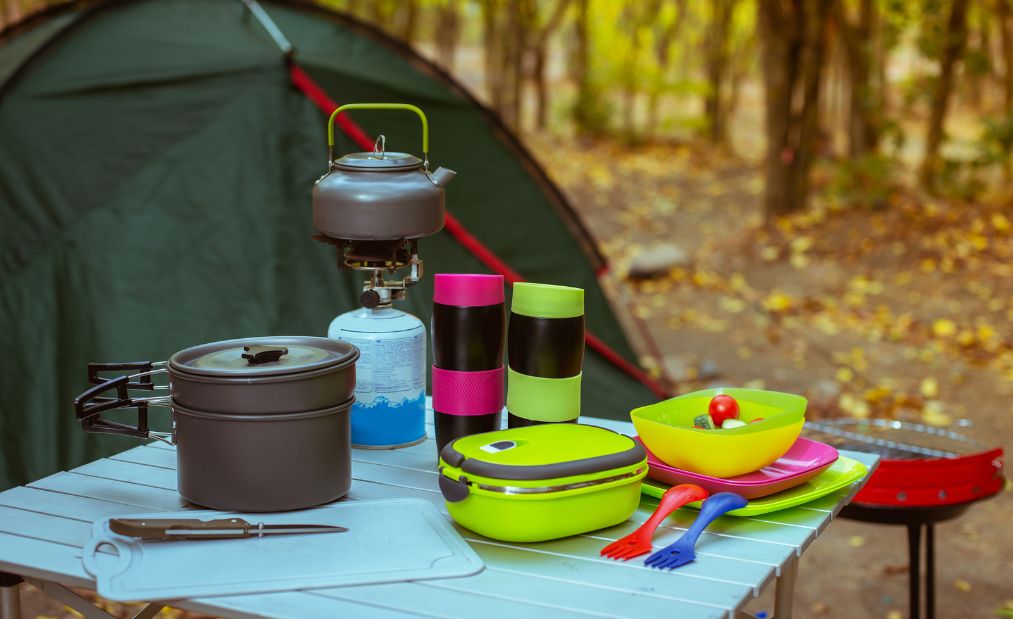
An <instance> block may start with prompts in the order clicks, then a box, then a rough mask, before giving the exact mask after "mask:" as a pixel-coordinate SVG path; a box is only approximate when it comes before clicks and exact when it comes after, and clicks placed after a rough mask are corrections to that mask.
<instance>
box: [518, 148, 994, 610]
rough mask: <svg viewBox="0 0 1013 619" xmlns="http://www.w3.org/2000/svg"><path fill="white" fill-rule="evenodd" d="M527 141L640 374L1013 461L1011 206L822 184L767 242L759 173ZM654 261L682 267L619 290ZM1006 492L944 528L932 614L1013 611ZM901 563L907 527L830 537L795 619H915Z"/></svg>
mask: <svg viewBox="0 0 1013 619" xmlns="http://www.w3.org/2000/svg"><path fill="white" fill-rule="evenodd" d="M527 141H528V143H529V145H531V146H532V148H533V149H534V150H535V152H536V154H538V156H539V159H540V160H541V161H542V162H543V164H544V165H545V166H546V167H547V169H548V170H549V172H550V175H551V176H553V178H554V179H555V180H556V181H557V182H559V183H560V184H561V185H562V186H563V188H564V189H565V191H566V192H567V193H568V195H569V197H570V198H571V200H572V201H573V203H574V204H575V205H576V207H577V209H578V211H579V212H580V213H581V215H582V216H583V217H584V219H585V221H586V222H587V223H588V225H589V227H590V229H591V231H592V233H593V235H594V236H595V237H596V238H597V239H598V241H599V243H600V244H601V246H602V248H603V249H604V251H605V253H606V255H607V256H608V257H609V258H610V260H611V262H612V271H611V275H610V276H609V288H610V293H611V296H612V298H613V300H614V302H615V303H616V304H617V305H616V309H617V311H618V312H619V314H620V315H622V314H624V313H633V314H634V315H635V316H636V320H627V325H626V326H627V328H628V330H629V332H630V333H631V337H632V338H633V339H634V340H640V346H639V348H640V350H641V351H642V352H643V353H644V358H643V359H642V363H643V364H644V365H645V366H647V367H653V368H655V371H656V373H657V374H658V375H660V376H661V377H662V378H665V379H667V381H668V382H669V383H670V384H671V385H672V386H673V387H675V389H676V390H677V391H679V392H686V391H691V390H694V389H698V388H702V387H705V386H708V385H712V384H715V385H716V384H722V385H750V386H756V387H765V388H770V389H777V390H784V391H790V392H796V393H802V394H806V395H807V396H808V397H809V398H810V412H809V415H810V416H811V417H817V416H822V417H834V416H843V415H852V416H859V417H865V416H889V417H893V418H897V419H905V420H912V421H919V422H924V423H929V424H932V425H936V426H940V427H949V428H951V429H955V430H959V431H961V432H964V433H966V434H970V435H971V436H973V437H975V438H977V439H978V440H980V441H982V442H984V443H986V444H988V445H990V446H994V445H996V444H1001V445H1002V446H1003V447H1005V449H1006V450H1007V452H1008V451H1009V450H1010V449H1011V448H1013V417H1011V415H1010V411H1009V407H1008V403H1009V402H1010V397H1011V396H1013V222H1011V217H1013V196H991V197H989V198H988V199H986V200H983V201H982V202H980V203H975V204H961V203H946V202H941V201H933V200H927V199H923V198H921V197H920V196H917V195H911V194H907V193H904V192H897V193H896V194H894V195H893V196H892V197H891V203H890V204H889V205H888V207H887V208H885V209H882V210H868V209H860V208H850V209H847V208H835V207H834V205H833V204H832V203H831V202H830V201H828V200H826V199H824V198H823V197H822V196H823V192H822V184H824V181H825V180H826V179H824V180H823V181H819V182H818V196H820V197H818V198H817V200H816V204H815V208H814V209H813V210H812V211H810V212H809V213H806V214H802V215H799V216H796V217H793V218H790V219H786V220H782V221H779V222H776V223H775V224H773V225H765V224H764V223H763V221H762V218H761V211H760V197H761V193H762V189H763V183H762V178H761V176H760V173H759V171H758V170H757V167H758V166H756V165H755V164H750V163H748V162H744V161H742V160H740V159H737V158H735V157H733V156H730V155H727V154H724V153H722V152H720V151H716V150H708V149H707V148H705V147H701V146H699V145H695V144H694V145H680V144H674V145H646V146H624V145H621V144H618V143H615V142H584V143H569V144H568V143H566V142H560V141H559V140H555V139H546V138H541V137H539V136H528V138H527ZM650 255H654V256H656V257H658V259H659V261H664V259H667V260H668V261H670V262H673V263H674V266H673V268H671V269H668V270H666V271H664V272H663V273H661V274H660V275H659V276H657V277H655V278H652V279H644V280H639V281H631V280H630V279H629V278H627V277H625V275H626V273H627V272H628V270H629V269H630V266H631V264H636V263H637V261H638V256H640V257H641V258H639V260H641V261H642V260H643V256H650ZM644 332H646V333H647V334H648V337H644V336H643V333H644ZM650 341H653V343H651V342H650ZM1010 495H1011V493H1010V491H1009V489H1008V488H1007V490H1006V491H1005V492H1003V493H1002V495H1000V496H999V497H998V498H996V499H993V500H990V501H986V502H984V503H982V504H980V505H978V506H975V507H974V508H972V509H971V510H970V512H968V513H967V514H966V515H965V516H964V517H962V518H960V519H958V520H956V521H952V522H950V523H946V524H943V525H939V526H938V527H937V538H936V539H937V599H938V604H937V610H938V616H940V617H997V616H1010V613H1013V587H1011V585H1010V574H1011V573H1013V569H1011V568H1013V559H1011V557H1013V533H1011V532H1010V529H1009V528H1008V526H1006V523H1009V522H1011V519H1013V500H1011V496H1010ZM906 564H907V546H906V536H905V530H904V529H903V528H902V527H878V526H873V525H866V524H861V523H856V522H850V521H845V520H840V521H838V522H835V523H834V524H833V525H832V526H830V527H829V529H828V531H827V532H826V533H824V535H823V537H822V538H821V539H820V540H819V541H818V542H817V543H816V544H815V545H814V546H813V547H812V548H811V549H810V550H809V551H808V552H807V554H806V555H805V557H804V559H803V560H802V562H801V567H800V572H799V574H800V576H799V583H798V587H797V590H796V596H797V601H796V608H797V609H798V613H799V616H802V617H828V618H834V617H840V618H843V617H854V616H863V617H889V618H891V619H892V618H893V617H900V616H902V615H897V614H895V613H897V612H902V613H903V616H906V614H907V611H906V609H907V573H906V569H907V568H906ZM772 607H773V601H772V598H769V599H768V598H767V597H765V598H764V599H763V600H759V601H758V602H757V604H755V605H754V608H755V609H757V610H760V609H766V610H771V609H772ZM1004 608H1005V610H1003V609H1004ZM1004 613H1005V614H1004Z"/></svg>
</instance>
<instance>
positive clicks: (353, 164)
mask: <svg viewBox="0 0 1013 619" xmlns="http://www.w3.org/2000/svg"><path fill="white" fill-rule="evenodd" d="M333 165H334V166H335V167H338V168H342V169H345V170H369V171H371V172H387V171H393V170H410V169H413V168H417V167H419V166H421V165H422V160H421V159H419V158H418V157H416V156H415V155H411V154H409V153H386V152H376V151H374V152H371V153H349V154H347V155H345V156H344V157H342V158H341V159H337V160H335V161H334V163H333Z"/></svg>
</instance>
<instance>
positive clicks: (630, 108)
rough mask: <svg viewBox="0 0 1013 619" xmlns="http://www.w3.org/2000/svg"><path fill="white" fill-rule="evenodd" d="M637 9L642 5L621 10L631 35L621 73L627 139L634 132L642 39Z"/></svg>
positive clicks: (623, 115) (627, 30)
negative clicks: (631, 38)
mask: <svg viewBox="0 0 1013 619" xmlns="http://www.w3.org/2000/svg"><path fill="white" fill-rule="evenodd" d="M638 11H643V7H642V6H640V5H638V4H637V3H632V4H627V5H626V8H625V10H624V11H623V21H624V22H625V24H624V27H623V28H622V29H623V31H625V33H626V34H627V36H630V37H633V41H632V44H631V46H630V52H629V55H628V56H627V57H626V62H625V63H624V66H623V74H622V102H623V105H622V119H623V121H622V126H623V135H624V136H625V137H626V138H627V139H632V138H633V137H634V135H635V134H636V127H635V126H634V125H635V122H634V112H635V105H636V100H637V70H638V64H639V57H640V48H641V42H642V40H643V39H642V38H641V36H640V26H641V23H640V16H639V15H637V12H638Z"/></svg>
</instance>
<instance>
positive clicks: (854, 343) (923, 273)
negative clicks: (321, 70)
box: [0, 0, 1013, 619]
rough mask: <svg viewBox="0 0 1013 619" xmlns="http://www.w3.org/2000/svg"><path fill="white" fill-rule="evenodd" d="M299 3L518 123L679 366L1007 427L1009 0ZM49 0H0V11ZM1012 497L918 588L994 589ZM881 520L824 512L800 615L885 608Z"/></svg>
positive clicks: (973, 596)
mask: <svg viewBox="0 0 1013 619" xmlns="http://www.w3.org/2000/svg"><path fill="white" fill-rule="evenodd" d="M320 3H321V4H324V5H326V6H329V7H331V8H335V9H337V10H341V11H345V12H348V13H351V14H353V15H354V16H356V17H357V18H359V19H362V20H364V21H367V22H369V23H372V24H373V25H375V26H376V27H378V28H380V29H382V30H384V31H386V32H387V33H389V34H391V35H393V36H395V37H397V38H399V39H401V40H402V41H404V42H406V43H407V44H409V45H411V46H412V47H414V48H415V49H416V50H418V51H419V52H420V53H422V54H423V55H424V56H426V57H428V58H430V59H432V60H433V61H434V62H436V63H437V64H438V65H440V66H441V67H443V68H444V69H445V70H446V71H447V72H448V73H450V74H452V75H453V76H454V77H456V78H457V79H458V80H460V81H461V82H462V83H464V84H465V85H466V86H467V87H469V88H470V89H471V90H472V91H473V92H474V93H475V94H476V95H477V96H478V97H479V98H480V100H482V101H483V102H484V103H486V104H487V105H489V106H490V107H491V108H493V109H494V110H496V111H497V112H498V113H499V114H500V115H501V117H502V118H503V119H504V121H505V122H506V123H507V124H508V125H510V126H511V127H512V128H513V129H514V130H515V131H516V132H518V133H519V134H520V135H521V137H522V138H523V140H524V141H525V143H526V144H527V146H528V147H529V148H530V149H531V150H532V151H533V152H534V154H535V155H536V156H537V157H538V159H539V160H540V161H541V162H542V164H543V165H544V166H545V167H546V169H547V170H548V171H549V173H550V174H551V176H552V177H553V178H554V179H555V180H556V181H557V182H558V183H559V184H560V185H561V187H562V188H563V189H564V191H565V192H566V193H567V195H568V197H569V199H570V201H571V202H572V203H573V204H574V206H575V207H576V208H577V210H578V212H579V213H580V215H581V216H582V217H583V218H584V220H585V222H586V223H587V224H588V227H589V228H590V230H591V231H592V233H593V234H594V236H595V238H596V240H597V242H598V243H599V245H600V247H601V248H602V250H603V252H604V253H605V255H606V256H607V257H608V258H609V260H610V261H611V263H612V269H611V271H610V273H609V274H608V275H606V277H605V281H604V283H605V285H606V288H607V290H608V292H609V294H610V297H611V299H612V301H613V304H614V305H615V306H616V308H617V310H618V311H619V313H620V315H621V318H622V319H623V321H624V323H625V327H626V329H627V331H628V333H629V334H630V336H631V337H632V338H633V340H634V341H635V343H636V345H637V348H638V352H639V354H640V362H641V365H642V366H644V368H645V369H647V370H648V371H649V372H650V373H651V374H652V375H653V376H654V377H655V378H656V379H657V380H659V381H661V382H663V383H664V384H666V386H667V387H668V388H669V389H670V390H672V391H673V392H679V393H681V392H686V391H690V390H694V389H697V388H701V387H706V386H710V385H715V384H734V385H745V386H753V387H764V388H771V389H779V390H785V391H793V392H797V393H802V394H805V395H806V396H807V397H808V398H809V399H810V410H809V415H810V417H839V416H851V417H859V418H867V417H883V418H893V419H900V420H905V421H914V422H919V423H925V424H928V425H930V426H935V427H941V428H946V429H951V430H956V431H959V432H962V433H965V434H968V435H971V436H973V437H975V438H977V439H978V440H980V441H982V442H983V443H985V444H987V445H989V446H995V445H997V444H999V445H1002V446H1004V447H1006V448H1007V450H1009V449H1010V448H1013V433H1011V426H1013V423H1011V419H1013V417H1011V413H1010V407H1009V402H1010V401H1011V396H1013V155H1011V153H1013V0H922V1H919V2H904V1H901V0H769V1H762V0H707V1H690V0H641V1H628V2H617V1H614V0H320ZM49 4H53V3H52V2H44V1H39V0H0V27H3V26H4V25H6V24H10V23H14V22H16V21H18V20H19V19H21V18H23V17H24V16H26V15H28V14H30V13H32V12H34V11H36V10H39V9H41V8H44V7H45V6H47V5H49ZM1011 516H1013V507H1011V501H1010V492H1009V489H1008V488H1007V490H1006V491H1005V492H1004V493H1003V496H1001V497H999V499H998V500H993V501H989V502H986V503H985V504H983V505H981V506H979V507H978V508H976V509H974V510H971V512H969V513H968V515H967V516H965V517H964V518H962V519H961V520H958V521H954V522H952V523H948V524H944V525H941V526H940V527H939V528H940V539H941V540H942V542H941V543H940V544H939V547H938V548H937V554H938V559H937V560H938V564H939V568H938V576H937V577H938V579H939V583H940V584H939V586H938V597H939V606H938V609H939V613H940V616H954V617H956V616H961V617H993V616H999V617H1013V591H1011V589H1010V587H1009V582H1008V574H1009V573H1010V572H1011V567H1013V565H1011V563H1010V559H1009V557H1010V556H1013V534H1011V533H1010V532H1009V529H1008V527H1007V526H1006V523H1008V522H1010V521H1011ZM902 538H903V535H902V534H901V531H900V530H899V529H897V530H894V529H892V528H888V527H887V528H874V527H871V526H869V525H860V524H857V523H849V522H841V523H838V524H835V525H834V526H832V527H830V529H829V531H828V534H827V535H826V536H825V539H821V541H820V543H819V544H817V545H816V546H815V547H814V549H813V551H812V552H810V553H808V554H807V555H806V558H805V559H804V560H803V562H802V567H801V572H800V573H801V575H802V576H801V578H800V581H799V590H798V597H799V601H798V604H799V606H798V608H800V609H802V610H803V612H802V613H801V615H802V616H819V617H823V616H826V617H846V616H852V615H854V614H861V615H867V616H872V617H888V618H891V619H892V618H897V617H900V616H901V614H900V613H901V610H902V609H903V608H904V607H905V602H906V584H907V583H906V566H905V565H903V562H904V561H905V557H906V551H905V549H904V545H903V539H902ZM771 606H772V604H771V603H770V602H769V600H763V599H761V600H759V601H757V603H756V608H757V609H762V608H768V609H769V608H770V607H771ZM54 612H55V611H54Z"/></svg>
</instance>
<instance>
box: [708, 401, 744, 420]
mask: <svg viewBox="0 0 1013 619" xmlns="http://www.w3.org/2000/svg"><path fill="white" fill-rule="evenodd" d="M707 412H708V413H710V417H711V419H712V420H713V421H714V425H715V426H717V427H719V428H720V427H721V424H723V423H724V422H725V419H738V417H739V403H738V402H736V401H735V398H733V397H732V396H730V395H716V396H714V397H713V398H711V402H710V406H708V407H707Z"/></svg>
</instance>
